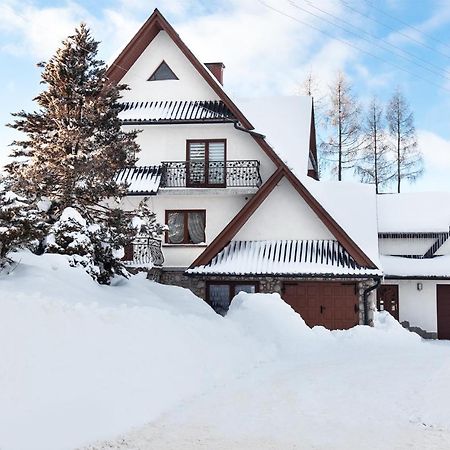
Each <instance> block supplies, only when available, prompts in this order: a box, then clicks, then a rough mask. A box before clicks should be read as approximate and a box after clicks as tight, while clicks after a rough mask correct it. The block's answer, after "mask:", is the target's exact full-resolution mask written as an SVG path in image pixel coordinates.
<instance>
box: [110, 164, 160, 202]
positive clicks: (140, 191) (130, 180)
mask: <svg viewBox="0 0 450 450" xmlns="http://www.w3.org/2000/svg"><path fill="white" fill-rule="evenodd" d="M116 182H117V183H119V184H127V185H128V193H129V194H132V195H133V194H134V195H152V194H156V193H157V192H158V189H159V185H160V184H161V166H137V167H127V168H125V169H122V170H121V171H119V172H118V173H117V175H116Z"/></svg>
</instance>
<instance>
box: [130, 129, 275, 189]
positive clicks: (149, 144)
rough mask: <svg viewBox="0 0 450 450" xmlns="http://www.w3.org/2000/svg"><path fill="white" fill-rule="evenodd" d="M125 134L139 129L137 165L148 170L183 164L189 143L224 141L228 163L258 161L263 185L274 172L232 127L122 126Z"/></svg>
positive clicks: (247, 138)
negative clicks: (167, 164)
mask: <svg viewBox="0 0 450 450" xmlns="http://www.w3.org/2000/svg"><path fill="white" fill-rule="evenodd" d="M123 128H124V129H125V130H131V129H140V130H142V131H141V133H139V135H138V138H137V142H138V143H139V145H140V147H141V151H140V152H139V154H138V158H139V161H138V165H140V166H150V165H156V164H160V163H161V161H186V141H187V140H188V139H226V146H227V148H226V152H227V160H228V161H232V160H245V159H248V160H250V159H254V160H257V161H260V173H261V178H262V180H263V181H265V180H267V178H268V177H269V176H270V175H271V174H272V173H273V172H274V170H275V165H274V164H273V162H272V161H271V160H270V159H269V157H268V156H267V155H266V153H265V152H264V151H263V150H262V149H261V147H260V146H259V145H258V144H257V143H256V142H255V141H254V139H253V138H252V137H251V136H250V135H249V134H248V133H245V132H243V131H239V130H236V129H235V128H234V127H233V125H232V124H209V125H202V124H190V125H143V126H141V127H134V126H124V127H123Z"/></svg>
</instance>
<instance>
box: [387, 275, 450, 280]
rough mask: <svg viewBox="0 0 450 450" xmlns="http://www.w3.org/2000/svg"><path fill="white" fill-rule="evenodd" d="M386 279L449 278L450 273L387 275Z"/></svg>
mask: <svg viewBox="0 0 450 450" xmlns="http://www.w3.org/2000/svg"><path fill="white" fill-rule="evenodd" d="M384 279H385V280H448V279H450V275H448V276H442V275H439V276H432V275H423V276H421V275H413V276H410V275H385V276H384Z"/></svg>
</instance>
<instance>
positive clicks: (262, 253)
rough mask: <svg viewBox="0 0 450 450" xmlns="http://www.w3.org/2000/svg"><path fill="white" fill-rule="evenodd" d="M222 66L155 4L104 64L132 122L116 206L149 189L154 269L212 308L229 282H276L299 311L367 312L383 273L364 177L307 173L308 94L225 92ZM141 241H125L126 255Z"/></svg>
mask: <svg viewBox="0 0 450 450" xmlns="http://www.w3.org/2000/svg"><path fill="white" fill-rule="evenodd" d="M223 71H224V65H223V64H222V63H217V62H215V63H206V64H202V63H201V62H200V61H199V60H198V59H197V58H196V57H195V56H194V55H193V53H192V52H191V51H190V50H189V48H188V47H187V46H186V45H185V44H184V43H183V41H182V40H181V39H180V37H179V35H178V34H177V33H176V32H175V30H174V29H173V28H172V26H171V25H170V24H169V23H168V22H167V21H166V20H165V18H164V17H163V16H162V15H161V13H160V12H159V11H158V10H155V11H154V13H153V14H152V15H151V17H150V18H149V19H148V20H147V22H146V23H145V24H144V25H143V26H142V28H141V29H140V30H139V31H138V32H137V34H136V35H135V36H134V37H133V39H132V40H131V41H130V43H129V44H128V45H127V46H126V47H125V49H124V50H123V51H122V52H121V53H120V55H119V56H118V57H117V58H116V60H115V61H114V62H113V63H112V64H111V66H110V68H109V71H108V76H109V78H110V79H111V80H113V81H114V82H117V83H126V84H128V86H129V87H130V90H129V91H126V92H125V93H124V95H123V110H122V112H121V119H122V121H123V126H124V127H125V128H127V129H136V128H137V129H139V130H141V133H140V134H139V136H138V141H139V143H140V145H141V149H142V150H141V153H140V154H139V166H138V167H132V168H129V169H127V170H126V171H123V172H122V173H121V174H120V175H119V178H120V179H121V180H123V181H124V182H126V183H128V184H129V185H130V186H129V196H128V197H126V199H125V200H124V204H123V207H124V208H133V207H134V206H136V204H137V203H138V202H139V201H140V200H142V198H143V197H148V202H149V203H150V205H151V207H152V209H153V210H154V211H155V213H156V215H157V218H158V220H159V221H160V222H162V223H165V224H167V226H168V231H167V232H166V234H165V236H164V242H163V243H162V252H163V255H164V264H163V265H162V268H161V269H160V270H159V271H158V273H157V274H156V275H155V276H157V277H158V279H159V280H160V281H161V282H163V283H167V284H176V285H181V286H185V287H189V288H190V289H192V290H193V291H194V292H195V293H196V294H198V295H199V296H201V297H203V298H204V299H205V300H206V301H207V302H208V303H209V304H210V305H211V306H212V307H213V308H214V309H215V310H216V311H217V312H219V313H224V312H225V311H226V310H227V308H228V306H229V304H230V301H231V299H232V297H233V296H234V294H235V293H237V292H238V291H248V292H255V291H260V292H279V293H280V294H281V295H282V297H283V298H284V299H285V300H286V301H287V302H288V303H290V304H291V305H292V306H293V308H294V309H296V310H297V311H298V312H300V313H301V314H302V316H303V318H304V319H305V320H306V322H307V323H308V324H309V325H317V324H321V325H324V326H327V327H329V328H349V327H351V326H353V325H356V324H358V323H369V322H370V320H371V310H372V309H373V307H374V304H375V295H374V292H373V289H374V288H375V287H376V285H377V283H378V280H379V279H380V277H381V275H382V272H381V271H380V269H379V261H378V246H377V244H378V241H377V230H376V207H375V205H376V202H375V195H374V193H373V190H372V189H371V188H370V187H368V186H359V185H351V186H348V185H346V184H337V183H324V182H319V181H317V180H316V179H317V170H316V168H317V163H316V157H317V156H316V146H315V130H314V112H313V105H312V101H311V99H310V98H303V97H285V98H265V99H257V100H245V101H233V100H231V98H230V97H229V95H227V93H226V92H225V90H224V88H223V85H222V84H223ZM143 249H144V250H143ZM147 249H148V246H147V244H146V243H145V242H144V243H142V242H141V243H136V245H135V247H134V248H133V249H132V251H130V252H128V254H127V258H128V259H130V263H134V264H136V263H138V264H140V265H143V264H144V265H145V261H144V260H143V259H142V255H147V254H148V250H147ZM154 253H155V254H156V253H157V252H154ZM144 259H145V258H144ZM153 272H155V271H153ZM154 274H155V273H154Z"/></svg>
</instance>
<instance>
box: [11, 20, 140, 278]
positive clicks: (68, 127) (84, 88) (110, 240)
mask: <svg viewBox="0 0 450 450" xmlns="http://www.w3.org/2000/svg"><path fill="white" fill-rule="evenodd" d="M98 44H99V43H98V42H96V41H95V40H94V39H93V38H92V37H91V34H90V31H89V29H88V28H87V27H86V26H85V25H84V24H82V25H81V26H80V27H79V28H77V29H76V31H75V34H74V35H73V36H69V37H68V38H67V39H66V40H65V41H64V42H63V44H62V46H61V48H60V49H59V50H57V52H56V54H55V55H54V56H53V57H52V58H51V59H50V60H49V61H48V62H47V63H40V64H39V66H40V67H41V68H42V69H43V71H42V75H41V77H42V81H41V83H42V84H43V85H44V86H45V90H44V91H43V92H42V93H40V94H39V95H38V96H37V97H36V99H35V101H36V102H37V104H38V106H39V109H38V110H37V111H34V112H32V113H27V112H25V111H21V112H19V113H16V114H14V116H15V117H16V120H15V121H14V123H13V124H10V126H11V127H12V128H15V129H17V130H19V131H22V132H23V133H25V135H26V139H24V140H21V141H15V142H14V143H13V145H14V151H13V154H12V157H13V158H14V160H13V162H12V163H11V164H10V165H9V166H7V170H8V172H9V174H10V176H11V178H13V179H14V188H15V189H16V190H17V191H18V192H19V193H20V194H21V195H23V196H24V197H25V198H28V199H30V200H31V201H32V202H34V203H36V204H37V202H39V201H42V200H45V201H46V202H47V203H48V204H49V208H48V210H47V224H48V227H47V228H48V231H49V232H50V233H51V235H53V236H57V237H58V236H59V237H58V239H59V240H58V239H57V240H56V243H52V242H50V243H49V245H48V246H47V249H46V250H47V251H56V252H58V253H63V252H66V253H68V254H73V252H74V249H73V247H74V246H75V247H76V246H77V245H78V244H74V243H73V242H71V241H70V239H69V240H66V239H65V238H63V236H64V234H65V232H64V229H65V230H66V231H67V233H69V234H71V233H75V230H76V228H77V226H80V224H79V223H78V224H77V222H78V221H77V220H75V222H74V220H69V219H68V218H67V216H70V217H71V219H73V214H68V212H70V211H72V210H75V211H77V212H78V214H79V215H80V217H81V218H82V221H85V222H86V225H85V227H86V230H88V231H89V233H88V234H89V239H91V240H92V239H93V242H92V246H93V247H92V249H91V248H89V251H88V250H86V252H87V253H89V255H91V256H89V257H91V258H92V261H91V263H92V264H91V265H94V266H96V267H97V268H98V274H97V275H95V273H94V272H95V271H94V272H93V271H92V270H91V271H90V273H91V274H92V275H93V276H94V278H96V279H98V280H99V281H100V282H103V283H105V282H108V281H109V278H110V277H111V276H113V275H114V274H115V273H122V272H123V267H122V264H121V262H120V260H119V259H118V258H117V257H116V256H115V253H116V251H117V250H118V249H120V247H123V246H124V245H126V244H127V243H128V242H130V240H132V235H133V233H134V234H135V233H136V230H135V229H134V230H135V231H134V232H131V231H130V230H132V228H129V224H130V223H131V220H132V217H133V216H134V212H130V213H125V212H123V211H121V210H120V209H119V208H118V206H119V202H118V200H119V199H120V198H121V197H122V196H123V195H125V193H126V186H120V185H118V184H117V183H116V182H115V175H116V173H117V171H118V170H120V169H122V168H124V167H126V166H129V165H133V164H134V163H135V155H136V153H137V152H138V151H139V147H138V145H137V143H136V141H135V139H136V136H137V132H135V131H132V132H125V131H123V130H122V129H121V123H120V120H119V118H118V113H119V111H120V105H119V102H118V100H119V98H120V95H121V92H122V91H123V90H124V89H127V87H126V86H125V85H114V84H113V83H111V82H109V80H108V79H107V77H106V66H105V64H104V62H103V61H100V60H98V59H97V52H98ZM108 199H109V201H107V200H108ZM65 211H66V214H65V215H64V212H65ZM72 212H73V211H72ZM80 217H78V219H79V218H80ZM55 227H56V228H57V229H55ZM70 230H72V231H70ZM86 230H84V231H86ZM93 230H95V233H94V231H93ZM81 231H82V230H81V229H80V230H79V232H81ZM55 233H56V234H55ZM102 240H103V241H102ZM89 245H90V244H89ZM91 250H92V252H91ZM86 252H85V253H86ZM84 256H86V254H85V255H84Z"/></svg>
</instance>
